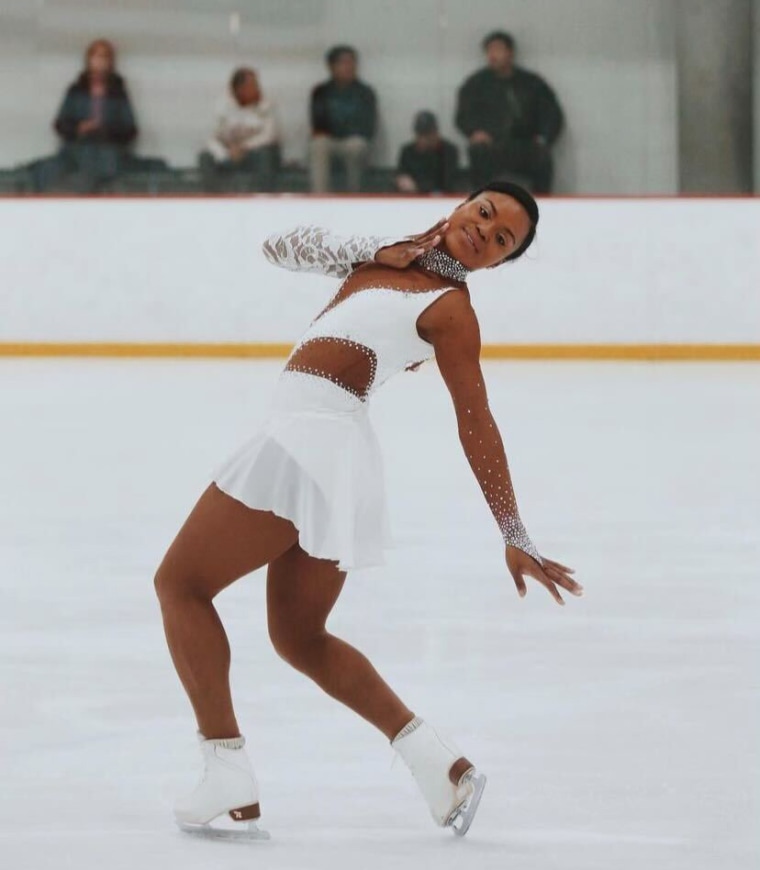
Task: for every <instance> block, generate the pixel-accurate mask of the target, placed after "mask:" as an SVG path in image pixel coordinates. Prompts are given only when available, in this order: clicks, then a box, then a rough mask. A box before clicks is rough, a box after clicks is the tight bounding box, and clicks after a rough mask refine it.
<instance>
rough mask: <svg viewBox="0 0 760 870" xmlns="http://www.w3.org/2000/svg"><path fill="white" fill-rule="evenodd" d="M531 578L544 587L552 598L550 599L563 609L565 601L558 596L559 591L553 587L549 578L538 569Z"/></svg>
mask: <svg viewBox="0 0 760 870" xmlns="http://www.w3.org/2000/svg"><path fill="white" fill-rule="evenodd" d="M533 576H534V577H535V578H536V580H538V582H539V583H540V584H541V585H542V586H545V587H546V588H547V590H548V592H549V594H550V595H551V596H552V598H553V599H554V600H555V601H556V602H557V604H561V605H562V606H563V607H564V604H565V599H564V598H563V597H562V596H561V595H560V594H559V589H557V587H556V586H555V585H554V583H553V582H552V580H551V578H549V577H548V576H547V575H546V573H545V572H544V571H542V570H541V569H540V568H539V569H538V570H537V571H536V572H535V574H533Z"/></svg>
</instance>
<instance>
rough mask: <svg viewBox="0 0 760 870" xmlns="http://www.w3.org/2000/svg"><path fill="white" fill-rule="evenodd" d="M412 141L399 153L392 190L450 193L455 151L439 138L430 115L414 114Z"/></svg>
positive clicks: (455, 170)
mask: <svg viewBox="0 0 760 870" xmlns="http://www.w3.org/2000/svg"><path fill="white" fill-rule="evenodd" d="M413 130H414V142H409V143H408V144H407V145H404V146H403V148H402V149H401V152H400V154H399V160H398V170H397V174H396V189H397V190H398V191H400V192H401V193H450V192H451V191H453V190H454V189H455V187H456V178H457V173H458V170H459V152H458V151H457V147H456V145H454V144H453V143H451V142H449V141H448V140H447V139H444V138H442V137H441V135H440V133H439V132H438V120H437V119H436V117H435V115H434V114H433V113H432V112H428V111H423V112H418V113H417V115H416V116H415V119H414V127H413Z"/></svg>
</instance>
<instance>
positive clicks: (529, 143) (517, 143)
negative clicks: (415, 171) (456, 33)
mask: <svg viewBox="0 0 760 870" xmlns="http://www.w3.org/2000/svg"><path fill="white" fill-rule="evenodd" d="M483 49H484V51H485V52H486V57H487V61H488V65H487V66H486V67H485V68H483V69H481V70H479V71H478V72H476V73H474V74H473V75H472V76H470V78H468V79H467V80H466V81H465V83H464V84H463V85H462V87H461V88H460V91H459V100H458V106H457V113H456V124H457V127H458V128H459V129H460V130H461V131H462V133H464V135H465V136H467V138H468V139H469V142H470V147H469V154H470V170H471V174H472V182H473V185H474V186H475V187H479V186H480V185H482V184H485V183H486V182H487V181H489V179H492V178H498V177H499V175H500V174H502V173H505V172H507V173H510V172H514V173H518V174H520V175H524V176H527V177H528V179H529V180H530V184H531V186H532V188H533V190H534V191H535V192H536V193H549V192H550V191H551V187H552V176H553V163H552V156H551V152H550V148H551V146H552V145H553V144H554V141H555V140H556V138H557V137H558V136H559V134H560V131H561V130H562V124H563V117H562V109H561V108H560V106H559V103H558V102H557V98H556V97H555V95H554V92H553V91H552V89H551V88H550V87H549V86H548V85H547V84H546V82H545V81H544V80H543V79H542V78H540V77H539V76H537V75H536V74H535V73H532V72H528V71H527V70H524V69H521V68H520V67H518V66H516V65H515V62H514V57H515V42H514V39H513V38H512V36H510V34H508V33H503V32H501V31H496V32H494V33H490V34H489V35H488V36H486V38H485V39H484V40H483Z"/></svg>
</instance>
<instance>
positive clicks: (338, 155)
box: [309, 45, 377, 193]
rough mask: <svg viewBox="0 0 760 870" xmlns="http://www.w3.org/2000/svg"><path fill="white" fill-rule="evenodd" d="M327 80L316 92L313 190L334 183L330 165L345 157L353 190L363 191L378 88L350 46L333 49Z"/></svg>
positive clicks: (313, 105) (321, 190)
mask: <svg viewBox="0 0 760 870" xmlns="http://www.w3.org/2000/svg"><path fill="white" fill-rule="evenodd" d="M326 61H327V66H328V67H329V69H330V78H329V79H328V81H326V82H323V83H322V84H320V85H317V86H316V87H315V88H314V90H313V91H312V93H311V133H312V139H311V143H310V153H309V161H310V174H311V189H312V191H313V192H314V193H324V192H325V191H326V190H328V188H329V182H330V165H331V162H332V160H333V159H337V160H339V161H341V162H342V163H343V164H344V166H345V169H346V181H347V187H348V189H349V190H354V191H356V190H360V189H361V186H362V173H363V171H364V167H365V165H366V162H367V155H368V153H369V143H370V140H371V139H372V136H373V135H374V132H375V122H376V115H377V108H376V100H375V92H374V91H373V90H372V88H370V87H369V86H368V85H366V84H364V82H362V81H360V80H359V79H358V78H357V64H358V55H357V53H356V49H354V48H351V47H350V46H348V45H338V46H336V47H335V48H332V49H330V51H329V52H328V53H327V57H326Z"/></svg>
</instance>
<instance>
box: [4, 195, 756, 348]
mask: <svg viewBox="0 0 760 870" xmlns="http://www.w3.org/2000/svg"><path fill="white" fill-rule="evenodd" d="M458 202H459V200H458V199H448V198H436V197H430V198H401V199H399V198H390V199H389V198H385V197H383V198H371V197H355V196H348V197H332V198H321V197H317V198H312V197H303V196H297V195H280V196H252V197H234V198H228V197H225V198H216V199H208V198H176V199H163V198H162V199H155V198H154V199H149V198H148V199H146V198H112V199H97V198H90V199H76V198H71V199H67V198H64V199H44V200H38V199H8V200H2V199H0V224H1V225H2V226H3V232H2V233H0V354H2V355H3V356H83V357H87V356H91V357H95V356H109V357H124V358H128V357H154V358H155V357H180V358H181V357H198V358H266V357H273V358H276V357H282V356H284V355H286V354H287V353H288V352H289V350H290V348H291V347H292V345H293V344H294V343H295V342H296V341H297V339H298V337H299V336H300V335H301V334H302V333H303V330H304V329H305V328H306V326H307V325H308V324H309V323H310V322H311V320H312V319H313V318H314V316H315V314H316V313H317V312H318V311H320V310H321V309H322V308H323V307H324V305H325V304H326V303H327V301H328V300H329V299H330V297H331V296H332V294H333V293H334V292H335V289H336V281H335V280H334V279H330V278H327V277H324V276H321V275H296V274H293V273H291V272H287V271H285V270H282V269H276V268H274V267H272V266H271V265H270V264H269V263H267V262H266V260H265V259H264V257H263V255H262V253H261V244H262V242H263V240H264V239H265V238H266V237H267V235H269V234H270V233H271V232H272V231H274V230H277V231H286V230H288V229H289V228H292V227H293V226H294V225H296V224H299V223H301V224H310V223H313V224H319V225H322V226H328V227H330V228H331V229H333V230H334V231H335V232H336V233H339V234H351V233H361V234H377V235H381V236H390V237H393V238H400V237H403V236H404V235H406V234H409V233H413V232H416V231H420V230H422V229H425V228H426V227H429V226H430V225H431V224H433V223H434V222H435V221H436V220H437V219H439V218H440V217H441V216H442V215H445V214H448V213H450V212H451V210H452V209H453V208H454V207H455V206H456V205H457V204H458ZM540 205H541V222H540V225H539V233H538V237H537V241H536V244H535V245H534V246H533V247H532V248H531V250H530V251H529V252H528V254H527V256H526V257H524V258H523V259H521V260H520V261H519V262H517V263H514V264H510V265H509V266H505V267H503V268H501V269H494V270H485V271H484V272H479V273H476V274H474V275H473V276H472V278H471V281H470V288H471V291H472V298H473V304H474V306H475V309H476V311H477V313H478V317H479V319H480V324H481V332H482V340H483V345H484V349H483V355H484V357H487V358H495V359H586V360H594V359H599V360H605V359H609V360H625V359H632V360H636V359H642V360H653V359H655V360H657V359H660V360H669V359H681V360H689V359H693V360H714V359H715V360H719V359H724V360H752V359H758V358H760V350H759V348H760V244H758V239H759V238H760V199H757V198H754V199H753V198H739V199H736V198H727V199H726V198H699V199H695V198H686V199H670V198H659V199H652V198H644V199H610V198H602V199H571V200H570V199H562V198H558V199H554V198H549V199H543V200H541V203H540ZM83 234H84V235H83Z"/></svg>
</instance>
